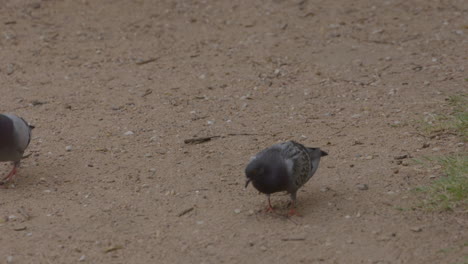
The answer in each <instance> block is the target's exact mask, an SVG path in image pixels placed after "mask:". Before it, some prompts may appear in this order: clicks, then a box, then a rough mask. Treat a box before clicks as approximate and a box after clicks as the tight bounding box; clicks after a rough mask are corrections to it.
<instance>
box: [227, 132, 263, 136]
mask: <svg viewBox="0 0 468 264" xmlns="http://www.w3.org/2000/svg"><path fill="white" fill-rule="evenodd" d="M227 135H228V136H260V135H265V134H258V133H229V134H227Z"/></svg>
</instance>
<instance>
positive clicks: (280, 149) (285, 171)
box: [245, 141, 328, 215]
mask: <svg viewBox="0 0 468 264" xmlns="http://www.w3.org/2000/svg"><path fill="white" fill-rule="evenodd" d="M327 155H328V153H326V152H324V151H322V150H320V149H319V148H308V147H305V146H303V145H302V144H299V143H297V142H295V141H287V142H283V143H279V144H275V145H273V146H271V147H268V148H266V149H264V150H262V151H261V152H259V153H258V154H257V155H255V157H253V158H252V160H251V161H250V163H249V164H248V165H247V167H246V168H245V175H246V176H247V182H246V184H245V187H246V188H247V186H248V185H249V183H250V182H252V185H253V186H254V187H255V188H256V189H257V190H258V191H260V192H262V193H264V194H266V195H267V197H268V211H273V208H272V207H271V202H270V194H272V193H275V192H282V191H286V192H288V193H289V194H290V195H291V200H292V209H291V211H290V212H289V214H290V215H291V214H297V213H296V212H295V211H294V206H295V203H296V194H297V190H298V189H299V188H300V187H302V185H304V184H305V183H306V182H307V181H308V180H309V179H310V178H311V177H312V175H314V173H315V172H316V171H317V169H318V165H319V162H320V158H321V157H323V156H327Z"/></svg>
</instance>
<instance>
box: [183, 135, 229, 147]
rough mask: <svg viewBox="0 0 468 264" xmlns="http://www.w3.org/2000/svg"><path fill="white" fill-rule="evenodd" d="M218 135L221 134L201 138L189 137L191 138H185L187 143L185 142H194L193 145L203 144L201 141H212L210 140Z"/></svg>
mask: <svg viewBox="0 0 468 264" xmlns="http://www.w3.org/2000/svg"><path fill="white" fill-rule="evenodd" d="M218 137H221V136H210V137H200V138H189V139H185V140H184V143H185V144H192V145H195V144H201V143H205V142H207V141H210V140H211V139H213V138H218Z"/></svg>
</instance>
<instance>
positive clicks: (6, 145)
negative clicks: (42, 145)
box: [0, 114, 34, 184]
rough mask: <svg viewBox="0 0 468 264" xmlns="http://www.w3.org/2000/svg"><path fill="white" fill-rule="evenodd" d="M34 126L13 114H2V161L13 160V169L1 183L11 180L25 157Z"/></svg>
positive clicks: (0, 137)
mask: <svg viewBox="0 0 468 264" xmlns="http://www.w3.org/2000/svg"><path fill="white" fill-rule="evenodd" d="M33 128H34V127H33V126H31V125H29V124H28V123H27V122H26V121H24V119H22V118H21V117H18V116H16V115H13V114H0V161H13V169H12V170H11V171H10V173H8V174H7V176H6V177H5V178H3V180H2V181H0V184H4V183H6V182H7V181H9V180H11V179H12V178H13V176H14V175H15V174H16V170H17V168H18V167H19V165H20V161H21V159H22V158H23V154H24V151H25V150H26V148H27V147H28V145H29V142H30V141H31V130H32V129H33Z"/></svg>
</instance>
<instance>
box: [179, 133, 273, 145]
mask: <svg viewBox="0 0 468 264" xmlns="http://www.w3.org/2000/svg"><path fill="white" fill-rule="evenodd" d="M258 135H265V134H257V133H228V134H226V135H225V136H222V135H215V136H208V137H197V138H189V139H185V140H184V143H185V144H193V145H194V144H201V143H205V142H207V141H210V140H212V139H213V138H224V137H227V136H258Z"/></svg>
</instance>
